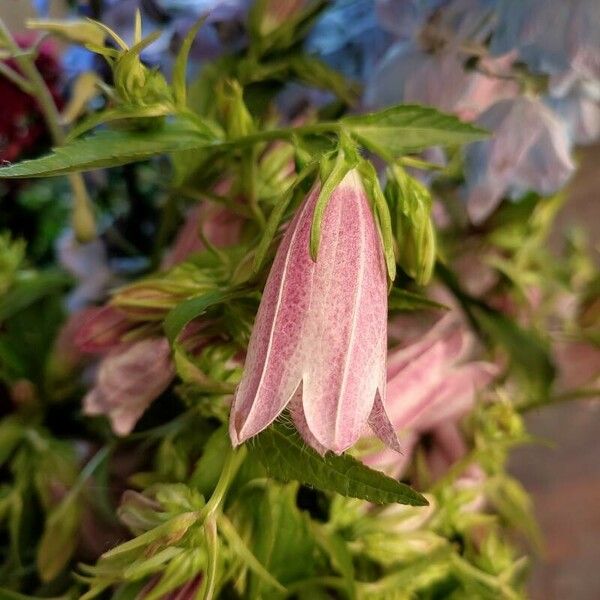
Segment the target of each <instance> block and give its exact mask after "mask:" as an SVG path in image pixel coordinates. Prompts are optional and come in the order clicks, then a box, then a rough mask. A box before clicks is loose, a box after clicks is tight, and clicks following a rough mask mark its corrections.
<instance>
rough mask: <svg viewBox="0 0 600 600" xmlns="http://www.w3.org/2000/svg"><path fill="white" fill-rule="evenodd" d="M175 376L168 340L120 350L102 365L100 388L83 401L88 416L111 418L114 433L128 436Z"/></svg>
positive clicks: (110, 354)
mask: <svg viewBox="0 0 600 600" xmlns="http://www.w3.org/2000/svg"><path fill="white" fill-rule="evenodd" d="M174 375H175V372H174V368H173V364H172V362H171V349H170V346H169V342H168V341H167V339H165V338H148V339H145V340H141V341H139V342H135V343H133V344H131V345H127V346H124V347H120V348H117V349H115V350H114V351H113V352H111V353H109V354H108V355H107V356H106V357H105V358H104V359H103V360H102V361H101V363H100V365H99V368H98V374H97V377H96V385H95V386H94V387H93V388H92V389H91V390H90V391H89V392H88V393H87V395H86V396H85V398H84V400H83V405H84V412H85V413H86V414H88V415H100V414H102V415H107V416H108V418H109V419H110V422H111V425H112V429H113V431H114V432H115V433H116V434H117V435H127V434H128V433H130V432H131V430H132V429H133V427H134V426H135V424H136V423H137V421H138V419H139V418H140V416H141V415H142V413H143V412H144V411H145V410H146V409H147V408H148V406H149V405H150V403H151V402H152V401H153V400H154V399H155V398H157V397H158V396H159V395H160V394H162V392H164V391H165V390H166V389H167V387H168V386H169V384H170V383H171V381H172V379H173V377H174Z"/></svg>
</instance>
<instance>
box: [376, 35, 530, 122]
mask: <svg viewBox="0 0 600 600" xmlns="http://www.w3.org/2000/svg"><path fill="white" fill-rule="evenodd" d="M511 62H512V57H511V56H510V55H507V56H506V57H502V58H499V59H489V58H488V59H484V60H482V66H484V67H485V68H486V71H487V72H488V73H497V74H498V77H494V76H490V75H487V74H483V73H481V72H475V71H466V70H465V68H464V64H463V63H464V56H461V55H460V54H458V53H457V52H455V51H454V50H452V49H450V48H448V49H447V51H443V52H439V53H427V52H424V51H423V50H421V49H419V48H418V47H416V46H415V45H413V44H412V43H407V42H400V43H398V44H395V45H394V46H392V47H391V48H390V50H389V51H388V52H387V54H386V55H385V57H384V58H383V60H382V61H381V63H380V64H379V65H378V67H377V69H376V70H375V72H374V73H373V76H372V78H371V81H370V83H369V85H368V87H367V90H366V93H365V103H366V104H367V106H369V107H371V108H381V107H384V106H388V105H391V104H396V103H399V102H403V103H418V104H425V105H429V106H435V107H436V108H438V109H439V110H442V111H445V112H452V113H455V114H457V115H458V116H460V117H461V118H463V119H466V120H473V119H475V118H477V117H478V116H479V115H480V114H481V113H482V112H483V111H485V110H486V109H487V108H489V107H490V106H491V105H492V104H494V103H495V102H498V101H499V100H502V99H504V98H512V97H514V96H516V95H517V94H518V91H519V89H518V85H517V84H516V83H515V82H514V81H510V80H507V79H504V78H503V77H502V75H503V74H504V72H505V71H506V70H507V68H508V67H509V66H510V63H511Z"/></svg>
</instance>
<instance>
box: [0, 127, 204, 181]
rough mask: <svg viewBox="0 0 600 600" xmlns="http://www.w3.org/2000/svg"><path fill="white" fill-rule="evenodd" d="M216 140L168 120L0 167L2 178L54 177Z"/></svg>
mask: <svg viewBox="0 0 600 600" xmlns="http://www.w3.org/2000/svg"><path fill="white" fill-rule="evenodd" d="M214 141H215V140H214V139H211V138H209V137H207V136H206V135H202V134H200V133H199V132H198V131H197V130H196V129H195V128H193V127H192V126H191V125H189V124H187V123H183V122H178V123H168V124H165V126H164V127H162V128H161V129H156V130H153V131H144V132H140V131H136V132H132V131H99V132H97V133H94V134H92V135H90V136H88V137H85V138H83V139H80V140H75V141H73V142H71V143H70V144H67V145H65V146H61V147H59V148H55V149H54V151H53V152H52V154H49V155H47V156H43V157H41V158H36V159H33V160H26V161H23V162H21V163H18V164H15V165H9V166H7V167H2V168H0V179H1V178H19V177H52V176H55V175H64V174H65V173H75V172H78V171H88V170H90V169H99V168H103V167H115V166H118V165H124V164H127V163H131V162H136V161H139V160H145V159H147V158H150V157H152V156H156V155H158V154H167V153H170V152H175V151H177V150H193V149H198V148H204V147H207V146H210V145H211V144H212V143H214Z"/></svg>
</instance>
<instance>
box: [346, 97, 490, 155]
mask: <svg viewBox="0 0 600 600" xmlns="http://www.w3.org/2000/svg"><path fill="white" fill-rule="evenodd" d="M341 124H342V125H343V126H345V128H346V129H347V130H348V132H349V133H350V134H351V135H352V136H353V137H354V138H355V139H356V140H357V141H358V142H360V143H361V144H362V145H364V146H365V147H366V148H368V149H369V150H371V151H373V152H375V153H377V154H380V155H381V156H383V157H384V158H390V157H393V156H397V155H400V154H405V153H410V152H418V151H420V150H424V149H425V148H429V147H431V146H447V145H451V144H465V143H468V142H474V141H477V140H480V139H482V138H484V137H486V136H487V133H486V132H485V131H484V130H483V129H479V128H478V127H475V126H474V125H470V124H469V123H463V122H462V121H460V120H459V119H458V118H457V117H454V116H452V115H447V114H444V113H441V112H438V111H437V110H435V109H434V108H428V107H425V106H418V105H410V104H405V105H401V106H394V107H392V108H388V109H387V110H383V111H380V112H377V113H371V114H368V115H360V116H352V117H346V118H344V119H342V120H341Z"/></svg>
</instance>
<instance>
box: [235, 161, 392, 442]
mask: <svg viewBox="0 0 600 600" xmlns="http://www.w3.org/2000/svg"><path fill="white" fill-rule="evenodd" d="M319 191H320V190H319V187H318V186H315V187H314V188H313V190H312V191H311V193H310V194H309V195H308V197H307V198H306V200H305V201H304V202H303V204H302V205H301V206H300V208H299V209H298V211H297V214H296V216H295V217H294V219H293V220H292V222H291V224H290V225H289V227H288V229H287V231H286V232H285V235H284V237H283V240H282V242H281V245H280V246H279V249H278V251H277V255H276V257H275V261H274V263H273V266H272V268H271V272H270V274H269V277H268V280H267V284H266V286H265V290H264V293H263V297H262V301H261V304H260V308H259V310H258V314H257V317H256V322H255V325H254V329H253V332H252V337H251V339H250V345H249V348H248V355H247V358H246V366H245V370H244V375H243V377H242V380H241V382H240V385H239V387H238V390H237V392H236V396H235V399H234V402H233V407H232V411H231V419H230V434H231V439H232V442H233V444H234V445H238V444H241V443H242V442H244V441H246V440H247V439H248V438H251V437H252V436H254V435H256V434H257V433H259V432H260V431H262V430H263V429H265V428H266V427H268V426H269V425H270V424H271V423H272V422H273V421H274V420H275V419H276V418H277V417H278V416H279V415H280V414H281V412H282V411H283V410H284V409H285V408H286V407H288V408H289V409H290V413H291V415H292V418H293V420H294V422H295V424H296V427H297V428H298V431H299V432H300V434H301V435H302V437H303V438H304V439H305V441H306V442H307V443H308V444H309V445H311V446H312V447H313V448H315V449H316V450H317V451H319V452H321V453H324V452H326V451H327V450H332V451H333V452H335V453H341V452H343V451H344V450H346V449H347V448H349V447H350V446H352V445H353V444H354V443H355V442H356V441H357V440H358V439H359V437H360V436H361V434H362V433H363V431H364V428H365V426H366V424H367V423H368V424H369V425H370V426H371V428H372V429H373V430H374V432H375V433H376V434H377V435H378V436H379V437H381V438H382V439H383V440H384V441H385V442H386V443H387V444H388V445H391V446H393V447H395V448H398V442H397V439H396V436H395V433H394V430H393V428H392V426H391V424H390V422H389V420H388V418H387V415H386V412H385V408H384V404H383V403H384V399H385V383H386V375H385V361H386V335H387V279H386V271H385V266H384V259H383V249H382V244H381V240H380V236H379V233H378V230H377V227H376V225H375V221H374V219H373V215H372V212H371V209H370V206H369V201H368V198H367V195H366V193H365V191H364V188H363V185H362V183H361V180H360V178H359V175H358V172H357V171H356V170H352V171H350V172H349V173H348V174H347V175H346V177H345V178H344V179H343V181H342V182H341V183H340V184H339V185H338V186H337V188H336V189H335V190H334V191H333V193H332V195H331V197H330V199H329V203H328V205H327V208H326V210H325V212H324V215H323V220H322V224H321V239H320V246H319V252H318V257H317V260H316V261H313V260H312V258H311V256H310V253H309V239H310V231H311V223H312V219H313V213H314V210H315V205H316V202H317V198H318V196H319Z"/></svg>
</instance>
